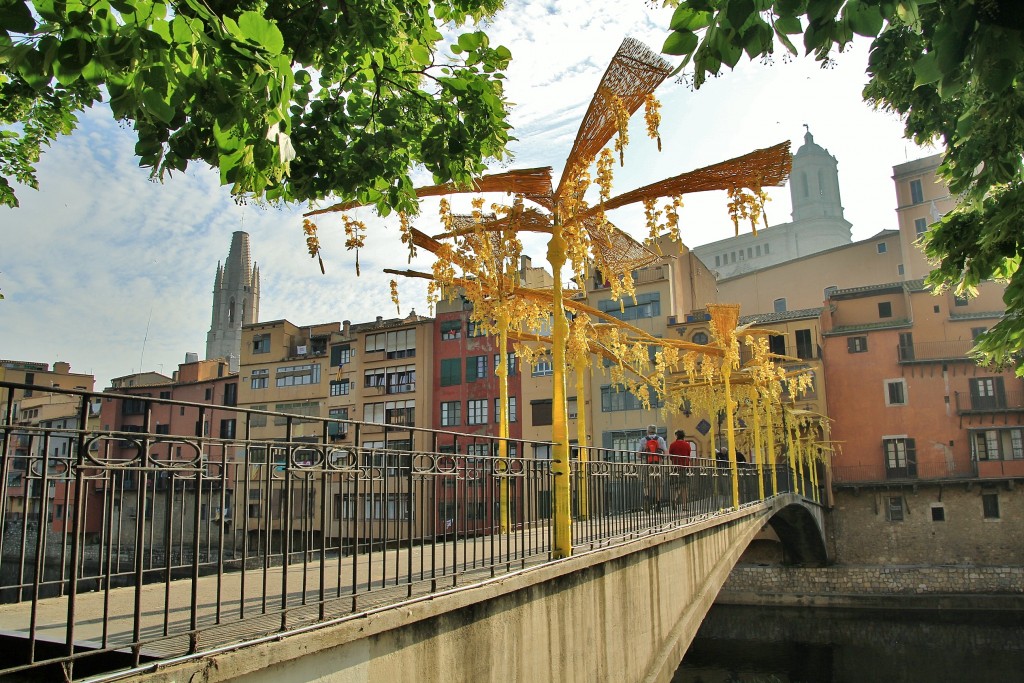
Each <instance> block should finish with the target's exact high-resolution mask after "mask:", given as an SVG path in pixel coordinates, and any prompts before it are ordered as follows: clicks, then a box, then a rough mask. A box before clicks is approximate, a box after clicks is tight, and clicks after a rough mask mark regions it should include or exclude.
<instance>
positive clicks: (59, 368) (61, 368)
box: [53, 360, 71, 375]
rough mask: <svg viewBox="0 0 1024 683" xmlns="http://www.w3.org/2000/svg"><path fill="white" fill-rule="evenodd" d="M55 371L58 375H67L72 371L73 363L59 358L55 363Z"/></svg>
mask: <svg viewBox="0 0 1024 683" xmlns="http://www.w3.org/2000/svg"><path fill="white" fill-rule="evenodd" d="M53 371H54V372H55V373H57V374H58V375H66V374H68V373H69V372H71V363H65V362H64V361H62V360H59V361H57V362H56V363H54V364H53Z"/></svg>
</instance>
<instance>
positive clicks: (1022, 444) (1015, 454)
mask: <svg viewBox="0 0 1024 683" xmlns="http://www.w3.org/2000/svg"><path fill="white" fill-rule="evenodd" d="M1010 457H1011V458H1013V459H1014V460H1021V459H1024V430H1021V429H1011V430H1010Z"/></svg>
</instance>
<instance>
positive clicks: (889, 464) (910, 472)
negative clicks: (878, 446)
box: [882, 436, 917, 479]
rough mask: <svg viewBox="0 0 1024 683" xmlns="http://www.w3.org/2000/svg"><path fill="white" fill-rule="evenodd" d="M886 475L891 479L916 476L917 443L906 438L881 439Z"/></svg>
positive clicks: (891, 437) (889, 437) (890, 437)
mask: <svg viewBox="0 0 1024 683" xmlns="http://www.w3.org/2000/svg"><path fill="white" fill-rule="evenodd" d="M882 450H883V451H884V452H885V470H886V474H887V475H888V476H889V477H890V478H893V479H902V478H907V477H913V476H917V443H916V441H915V440H914V439H911V438H909V437H906V436H888V437H885V438H883V439H882Z"/></svg>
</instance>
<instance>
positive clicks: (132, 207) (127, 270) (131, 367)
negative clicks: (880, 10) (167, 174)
mask: <svg viewBox="0 0 1024 683" xmlns="http://www.w3.org/2000/svg"><path fill="white" fill-rule="evenodd" d="M670 16H671V14H670V12H668V11H664V10H651V9H650V8H648V7H647V6H646V5H645V3H643V2H640V1H639V0H634V1H633V2H628V3H618V2H604V3H592V2H581V1H579V0H564V1H560V2H557V3H554V2H547V3H538V2H516V1H514V0H510V1H509V2H507V3H506V8H505V10H504V11H503V12H502V13H501V14H500V15H499V16H498V17H497V18H495V19H494V20H492V21H490V22H488V24H487V25H486V26H485V29H486V30H487V32H488V34H489V35H490V37H491V41H492V44H503V45H505V46H507V47H508V48H509V49H510V50H511V51H512V54H513V65H512V68H511V69H510V70H509V71H508V73H507V76H508V81H507V94H508V99H509V100H510V101H511V102H513V103H515V105H516V106H515V108H514V110H513V113H512V122H513V125H514V126H515V131H514V135H515V137H516V138H518V140H517V142H515V143H514V144H513V145H512V150H513V152H514V154H515V160H514V162H513V166H514V167H520V168H527V167H532V166H544V165H550V166H553V167H554V168H555V170H556V173H557V172H558V171H559V170H560V169H561V166H562V163H563V162H564V160H565V157H566V155H567V154H568V151H569V147H570V146H571V143H572V139H573V136H574V135H575V133H576V129H577V127H578V125H579V121H580V118H581V117H582V115H583V112H584V111H585V109H586V106H587V104H588V102H589V100H590V98H591V96H592V94H593V92H594V89H595V88H596V86H597V83H598V81H599V80H600V77H601V74H602V73H603V72H604V69H605V67H606V65H607V63H608V60H609V59H610V58H611V56H612V55H613V54H614V52H615V50H616V48H617V47H618V45H619V43H620V42H621V41H622V39H623V37H625V36H627V35H629V36H632V37H634V38H637V39H639V40H642V41H644V42H646V43H647V44H648V45H650V46H652V47H653V48H655V49H657V48H659V47H660V45H661V43H662V42H663V41H664V38H665V35H666V30H665V27H666V26H667V25H668V19H669V17H670ZM866 47H867V46H866V44H859V45H856V46H855V47H854V48H853V49H852V50H850V51H849V52H848V53H847V54H844V55H837V61H836V63H835V64H834V65H833V67H832V68H830V69H826V70H822V69H821V68H820V67H819V65H818V64H817V63H816V62H814V61H813V59H811V58H795V59H785V60H784V59H782V57H781V55H779V56H777V57H776V58H775V60H774V63H773V64H770V65H764V64H760V63H757V64H750V63H747V62H742V63H741V64H740V65H739V66H738V68H737V70H736V71H735V72H730V73H725V74H724V75H723V76H721V77H720V78H717V79H710V80H709V81H708V83H707V84H706V85H704V86H703V87H702V88H701V89H700V90H699V91H692V90H690V89H688V88H687V87H686V86H685V85H683V84H680V83H676V82H666V83H665V84H664V85H663V86H662V88H661V89H660V90H659V91H658V95H659V97H660V99H661V101H662V126H661V132H662V139H663V142H664V149H663V151H662V152H661V153H658V152H657V151H656V149H655V146H654V143H653V142H652V141H650V140H648V139H647V138H646V135H645V134H644V132H643V122H642V116H641V115H639V114H638V115H637V116H636V117H635V120H634V124H636V125H635V130H634V131H632V133H631V141H632V142H631V146H630V148H629V149H628V150H627V152H626V165H625V167H624V168H621V169H619V168H617V169H616V186H615V188H616V192H619V191H623V190H626V189H629V188H630V187H634V186H637V185H641V184H645V183H648V182H652V181H655V180H659V179H661V178H663V177H669V176H673V175H677V174H679V173H681V172H684V171H688V170H691V169H693V168H698V167H700V166H704V165H707V164H710V163H714V162H716V161H720V160H723V159H726V158H730V157H733V156H738V155H740V154H743V153H746V152H747V151H750V150H752V149H755V148H759V147H766V146H769V145H772V144H775V143H777V142H781V141H782V140H786V139H789V140H792V141H793V143H794V151H795V150H796V149H797V148H798V147H799V145H800V144H801V143H802V140H803V134H804V127H803V126H804V124H807V125H808V126H809V127H810V130H811V132H812V133H813V134H814V137H815V141H816V142H817V143H818V144H820V145H822V146H823V147H825V148H826V149H828V150H829V152H831V153H832V154H833V155H834V156H836V157H837V158H838V160H839V180H840V189H841V193H842V199H843V205H844V207H845V209H846V217H847V219H848V220H849V221H851V222H852V223H853V226H854V227H853V235H854V239H863V238H867V237H870V236H871V235H873V234H875V233H877V232H878V231H879V230H883V229H887V228H895V227H896V215H895V211H894V209H895V205H896V199H895V192H894V189H893V185H892V180H891V176H892V166H893V165H894V164H898V163H902V162H904V161H907V160H910V159H915V158H919V157H921V156H925V155H928V154H932V153H934V152H935V150H930V149H919V148H917V147H916V146H915V145H913V143H911V142H909V141H907V140H904V139H903V138H902V124H901V123H900V121H899V120H898V119H897V118H896V117H895V116H893V115H891V114H886V113H882V112H876V111H873V110H871V109H870V108H869V107H868V106H867V105H865V104H864V103H863V102H862V101H861V99H860V91H861V88H862V87H863V84H864V82H865V80H866V76H865V75H864V67H865V65H866V61H867V49H866ZM133 144H134V143H133V140H132V137H131V134H130V131H129V130H126V129H124V128H122V127H120V126H119V125H118V124H117V123H116V122H114V121H113V119H112V118H111V116H110V113H109V111H108V110H107V109H106V108H104V107H97V108H95V109H93V110H90V111H88V112H85V113H84V114H83V115H82V116H81V121H80V126H79V129H78V130H77V131H76V132H75V133H74V134H73V135H71V136H68V137H65V138H62V139H61V140H59V141H58V142H57V144H55V145H54V146H53V147H52V148H50V149H49V150H48V151H47V152H46V153H45V154H44V155H43V159H42V160H41V162H40V163H39V165H38V171H39V173H38V177H39V185H40V190H39V191H32V190H29V189H26V188H22V189H20V191H19V193H18V194H19V199H20V201H21V207H20V208H18V209H7V208H0V230H2V233H0V234H2V238H0V290H2V291H3V293H4V295H5V297H6V299H5V300H4V301H2V302H0V358H7V359H19V360H33V361H39V362H48V363H53V362H54V361H57V360H63V361H67V362H69V363H71V365H72V371H74V372H86V373H93V374H95V375H96V380H97V387H98V388H103V387H105V386H107V384H108V382H109V379H110V378H111V377H116V376H118V375H124V374H128V373H131V372H135V371H139V370H140V369H142V370H154V371H157V372H163V373H165V374H168V375H169V374H170V373H171V372H172V371H173V370H174V369H176V367H177V365H178V363H181V362H183V361H184V358H185V353H186V352H189V351H195V352H198V353H199V354H200V356H201V357H202V355H203V353H204V351H205V340H206V332H207V330H208V329H209V326H210V307H211V303H212V293H211V292H212V286H213V276H214V272H215V269H216V265H217V262H218V260H223V259H224V258H225V257H226V255H227V250H228V246H229V244H230V240H231V233H232V232H233V231H235V230H245V231H247V232H249V233H250V236H251V240H252V251H253V257H254V259H255V260H256V261H257V263H258V264H259V266H260V271H261V275H262V296H261V303H260V318H261V319H262V320H275V319H279V318H286V319H288V320H290V321H292V322H294V323H297V324H312V323H319V322H330V321H340V320H345V319H348V320H352V321H353V322H360V321H365V320H372V319H373V318H375V317H376V316H378V315H384V316H385V317H387V316H391V315H395V314H396V313H397V311H396V310H395V307H394V305H393V304H392V303H391V301H390V296H389V290H388V285H387V281H388V280H389V279H390V278H389V277H388V276H386V275H384V274H383V273H381V269H382V268H387V267H392V268H401V267H405V266H406V261H405V258H403V257H396V256H395V255H396V254H402V253H404V252H403V248H402V247H401V245H400V244H399V241H398V231H397V227H396V224H395V222H394V221H393V220H391V219H389V220H387V221H382V220H380V219H379V218H377V217H376V216H375V215H374V214H372V213H370V212H366V213H365V214H363V215H362V216H361V218H363V220H365V221H366V222H367V224H368V226H369V227H370V230H369V236H368V239H367V247H366V249H364V250H363V251H362V252H361V254H360V263H361V271H362V275H361V277H360V278H358V279H356V276H355V268H354V262H355V259H354V255H353V254H352V253H350V252H346V251H345V250H344V249H343V246H342V245H343V242H344V238H343V236H342V234H341V221H340V219H338V218H335V217H325V218H323V220H321V221H319V223H320V226H321V231H320V237H321V244H322V246H323V249H324V260H325V263H326V267H327V274H326V275H321V274H320V270H319V268H318V267H317V265H316V262H315V261H314V260H311V259H310V258H309V256H308V254H307V253H306V250H305V244H304V240H303V235H302V229H301V223H302V219H301V214H302V212H303V210H305V208H306V207H304V206H293V207H288V208H284V209H273V208H271V209H266V208H259V207H255V206H252V205H247V206H239V205H236V204H235V203H234V202H233V201H232V199H231V197H230V194H229V192H228V189H227V188H222V187H220V186H219V185H218V179H217V175H216V174H215V173H214V172H212V171H210V170H209V169H205V168H199V167H195V168H192V169H190V170H189V171H188V172H187V173H185V174H176V175H174V176H172V177H171V178H169V179H167V180H165V182H164V183H162V184H160V183H157V182H153V181H151V180H150V179H149V177H148V171H147V170H145V169H140V168H139V167H138V164H137V161H136V160H135V158H134V157H133V155H132V149H133ZM423 181H424V182H429V179H427V178H424V179H423ZM771 196H772V201H771V202H770V203H769V204H768V218H769V223H771V224H776V223H782V222H786V221H788V220H789V213H790V205H789V195H788V189H786V188H782V189H780V190H776V191H773V192H772V193H771ZM684 202H685V208H684V210H683V212H682V214H681V218H682V223H683V228H682V229H683V239H684V241H685V242H686V243H687V244H688V245H690V246H697V245H700V244H704V243H707V242H712V241H715V240H718V239H722V238H724V237H728V236H729V235H731V234H732V232H733V228H732V224H731V222H730V221H729V219H728V216H727V215H726V212H725V198H724V195H723V194H721V193H714V194H709V195H707V196H692V197H686V198H684ZM435 215H436V203H430V202H427V203H425V205H424V207H423V214H422V217H421V218H419V219H418V220H416V221H414V224H415V225H416V226H417V227H420V228H421V229H424V230H425V231H427V232H431V231H432V230H433V228H434V226H435V225H436V220H435V219H434V216H435ZM614 220H615V222H616V224H617V225H618V226H619V227H621V228H623V229H624V230H627V231H629V232H631V233H632V234H634V235H636V236H642V235H643V233H644V227H643V222H642V219H641V218H640V217H639V216H638V214H637V213H635V212H628V211H624V212H622V213H621V214H620V215H617V216H614ZM526 247H527V250H528V252H529V253H530V254H531V255H532V256H533V259H534V263H535V264H537V263H539V262H540V261H542V260H543V257H544V243H543V241H527V243H526ZM428 266H429V261H427V260H426V259H425V258H424V257H423V256H421V257H420V258H419V260H418V261H416V262H414V263H413V267H420V268H426V267H428ZM399 286H400V291H401V295H402V301H403V306H402V314H403V315H404V314H406V313H408V311H409V308H410V307H415V308H416V310H417V312H418V313H426V305H425V304H424V303H423V297H424V292H425V290H424V287H423V286H422V285H420V284H417V283H414V282H400V283H399Z"/></svg>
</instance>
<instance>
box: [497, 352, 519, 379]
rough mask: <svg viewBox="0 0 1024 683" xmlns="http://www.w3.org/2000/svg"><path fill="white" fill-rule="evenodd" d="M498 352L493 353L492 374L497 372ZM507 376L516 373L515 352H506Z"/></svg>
mask: <svg viewBox="0 0 1024 683" xmlns="http://www.w3.org/2000/svg"><path fill="white" fill-rule="evenodd" d="M498 358H499V356H498V354H494V374H498ZM507 361H508V376H509V377H512V376H514V375H515V374H516V354H515V353H509V354H508V359H507Z"/></svg>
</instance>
